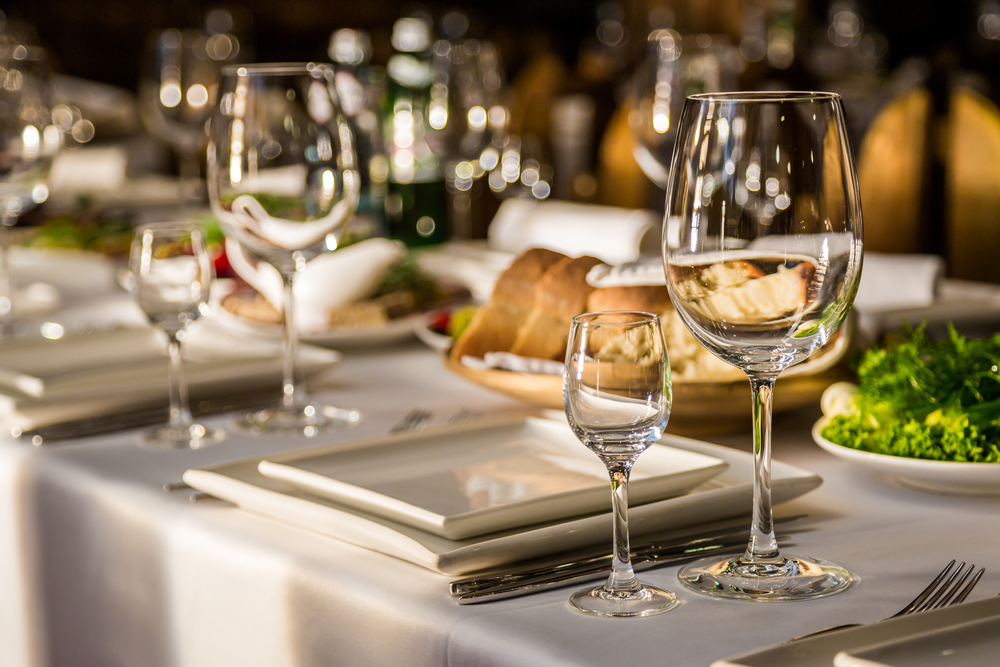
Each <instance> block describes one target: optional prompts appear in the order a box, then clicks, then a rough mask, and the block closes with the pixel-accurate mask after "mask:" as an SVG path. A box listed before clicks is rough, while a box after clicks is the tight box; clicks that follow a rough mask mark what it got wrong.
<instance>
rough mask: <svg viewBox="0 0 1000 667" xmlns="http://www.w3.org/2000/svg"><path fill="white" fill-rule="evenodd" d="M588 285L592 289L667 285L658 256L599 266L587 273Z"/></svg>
mask: <svg viewBox="0 0 1000 667" xmlns="http://www.w3.org/2000/svg"><path fill="white" fill-rule="evenodd" d="M587 284H589V285H590V286H591V287H633V286H638V285H665V284H666V277H665V275H664V273H663V260H662V259H660V257H659V256H656V257H643V258H642V259H638V260H636V261H634V262H628V263H626V264H620V265H618V266H611V265H609V264H598V265H597V266H595V267H594V268H592V269H591V270H590V272H589V273H587Z"/></svg>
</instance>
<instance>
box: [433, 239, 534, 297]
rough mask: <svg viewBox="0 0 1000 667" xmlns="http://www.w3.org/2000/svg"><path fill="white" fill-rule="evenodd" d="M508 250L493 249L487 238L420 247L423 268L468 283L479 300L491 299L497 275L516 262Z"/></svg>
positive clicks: (434, 274)
mask: <svg viewBox="0 0 1000 667" xmlns="http://www.w3.org/2000/svg"><path fill="white" fill-rule="evenodd" d="M514 257H515V255H513V254H512V253H509V252H501V251H498V250H490V249H489V248H488V247H487V246H486V242H485V241H450V242H448V243H442V244H441V245H438V246H427V247H424V248H420V249H418V250H417V261H418V262H420V267H421V268H422V269H424V270H425V271H427V272H428V273H429V274H431V275H432V276H434V277H435V278H442V279H444V280H450V281H452V282H457V283H459V284H460V285H465V286H466V287H467V288H469V291H470V292H471V293H472V298H473V299H475V300H476V301H482V302H486V301H489V299H490V296H491V295H492V294H493V286H494V285H495V284H496V281H497V278H498V277H499V276H500V274H501V273H503V272H504V270H505V269H506V268H507V267H508V266H510V263H511V262H512V261H514Z"/></svg>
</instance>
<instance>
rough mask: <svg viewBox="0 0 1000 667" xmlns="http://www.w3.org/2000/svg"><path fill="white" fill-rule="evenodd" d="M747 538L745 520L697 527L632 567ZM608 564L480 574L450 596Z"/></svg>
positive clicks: (638, 552)
mask: <svg viewBox="0 0 1000 667" xmlns="http://www.w3.org/2000/svg"><path fill="white" fill-rule="evenodd" d="M804 516H805V515H793V516H788V517H781V518H778V519H776V520H775V523H788V522H790V521H795V520H797V519H801V518H803V517H804ZM747 538H748V531H747V527H746V520H745V519H737V520H729V521H722V522H717V523H714V524H711V525H708V526H700V527H698V528H697V529H694V530H688V531H683V532H681V533H677V532H674V533H672V534H671V535H670V536H669V537H665V538H662V539H657V540H656V541H655V542H654V543H650V544H646V545H643V546H639V547H637V548H635V549H633V550H632V564H633V567H635V566H636V565H641V566H642V567H643V569H646V568H648V567H653V566H654V565H657V564H662V563H664V562H665V559H666V558H669V557H672V556H681V557H683V556H686V555H690V557H698V556H700V555H702V554H704V553H706V552H707V551H715V550H718V549H721V548H724V547H732V546H738V545H739V544H740V543H742V542H745V541H746V540H747ZM610 563H611V556H610V555H609V554H607V553H604V554H601V555H596V556H591V557H584V558H579V557H574V559H573V560H568V561H567V560H565V559H564V560H548V561H545V562H542V563H537V562H536V563H534V564H529V565H526V566H519V567H514V568H505V569H501V570H493V571H487V572H480V573H477V574H474V575H471V576H468V577H463V578H461V579H456V580H455V581H453V582H452V583H451V586H450V592H451V594H452V595H453V596H456V597H461V596H464V595H469V594H473V593H481V592H485V591H488V590H493V589H507V588H511V587H514V586H518V585H521V584H525V583H529V582H530V583H541V582H544V581H550V580H559V579H560V578H561V577H566V576H575V575H576V574H578V573H581V572H587V573H589V572H590V570H591V569H593V568H596V569H597V571H598V572H601V573H603V572H606V571H607V569H608V567H609V566H610ZM647 563H648V564H647Z"/></svg>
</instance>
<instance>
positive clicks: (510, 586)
mask: <svg viewBox="0 0 1000 667" xmlns="http://www.w3.org/2000/svg"><path fill="white" fill-rule="evenodd" d="M776 539H777V540H778V542H779V543H786V542H787V541H788V539H789V537H788V536H787V535H783V536H779V537H777V538H776ZM746 541H747V534H746V533H742V534H738V535H731V536H728V537H725V538H722V539H719V540H718V541H703V540H702V541H699V543H698V544H694V545H691V546H689V547H684V546H683V545H675V546H668V547H652V548H650V549H649V550H648V551H645V552H642V553H639V554H636V555H633V556H632V569H633V570H634V571H636V572H641V571H643V570H649V569H652V568H654V567H662V566H666V565H676V564H679V563H686V562H689V561H692V560H694V559H696V558H701V557H702V556H704V555H705V554H711V553H714V552H718V551H728V550H731V549H735V548H741V547H743V546H745V544H746ZM633 553H635V552H633ZM611 559H612V556H611V555H607V556H595V557H594V558H590V559H586V560H585V561H583V562H580V563H570V564H568V565H566V566H565V567H563V568H561V569H555V568H553V569H552V570H551V571H548V572H546V573H544V574H539V575H537V576H525V577H520V578H518V579H516V580H513V581H510V582H506V583H501V584H498V585H495V586H490V587H485V588H480V589H476V590H471V591H470V592H466V593H461V594H455V593H452V595H453V597H457V598H458V603H459V604H461V605H465V604H479V603H481V602H492V601H494V600H504V599H507V598H512V597H519V596H522V595H528V594H531V593H538V592H541V591H545V590H550V589H553V588H562V587H564V586H570V585H574V584H580V583H584V582H587V581H594V580H598V579H604V578H606V577H607V576H608V569H609V568H610V567H611ZM556 567H558V566H556ZM459 590H461V587H459Z"/></svg>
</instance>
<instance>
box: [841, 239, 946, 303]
mask: <svg viewBox="0 0 1000 667" xmlns="http://www.w3.org/2000/svg"><path fill="white" fill-rule="evenodd" d="M944 271H945V265H944V260H943V259H942V258H940V257H938V256H937V255H887V254H883V253H876V252H869V253H865V261H864V269H863V270H862V272H861V286H860V287H859V288H858V295H857V296H856V297H855V298H854V307H855V308H857V309H858V310H861V311H863V312H879V311H886V310H902V309H905V308H926V307H927V306H931V305H933V304H934V298H935V296H936V295H937V287H938V283H939V282H940V280H941V278H942V277H943V276H944Z"/></svg>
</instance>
